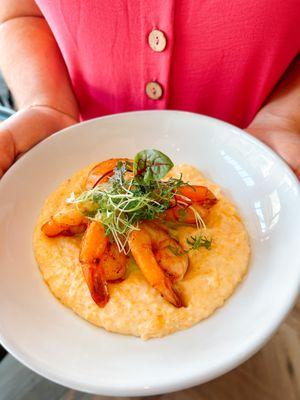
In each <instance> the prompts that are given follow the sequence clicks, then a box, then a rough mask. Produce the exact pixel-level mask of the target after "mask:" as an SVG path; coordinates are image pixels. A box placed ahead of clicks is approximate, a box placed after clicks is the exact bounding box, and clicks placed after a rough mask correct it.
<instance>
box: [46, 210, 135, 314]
mask: <svg viewBox="0 0 300 400" xmlns="http://www.w3.org/2000/svg"><path fill="white" fill-rule="evenodd" d="M42 231H43V232H44V234H45V235H47V236H49V237H54V236H59V235H61V236H71V235H75V234H76V233H82V232H84V231H85V234H84V235H83V238H82V242H81V248H80V255H79V261H80V263H81V266H82V272H83V275H84V278H85V280H86V283H87V285H88V287H89V290H90V293H91V296H92V298H93V300H94V301H95V303H96V304H97V305H98V306H99V307H104V306H105V304H106V303H107V302H108V300H109V292H108V286H107V282H112V281H120V280H122V279H124V277H125V274H126V262H127V257H126V255H125V254H124V253H119V250H118V247H117V245H116V244H115V243H109V241H108V237H107V236H106V235H105V230H104V227H103V226H102V224H101V223H100V222H97V221H92V222H91V223H90V224H88V220H87V219H86V218H85V217H84V216H83V215H82V214H81V213H80V212H79V211H77V210H76V209H73V208H70V209H67V210H62V211H60V212H58V213H57V214H55V215H54V216H53V217H51V218H50V219H49V220H48V221H47V222H46V223H45V224H44V225H43V226H42Z"/></svg>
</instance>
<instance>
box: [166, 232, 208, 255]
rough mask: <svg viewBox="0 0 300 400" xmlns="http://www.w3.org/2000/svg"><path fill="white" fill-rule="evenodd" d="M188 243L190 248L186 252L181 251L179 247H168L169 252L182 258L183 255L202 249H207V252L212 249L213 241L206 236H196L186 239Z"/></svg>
mask: <svg viewBox="0 0 300 400" xmlns="http://www.w3.org/2000/svg"><path fill="white" fill-rule="evenodd" d="M186 243H187V244H188V245H189V248H188V249H186V250H179V249H178V248H177V247H173V246H168V248H169V250H170V251H171V252H172V253H173V254H174V255H175V256H180V255H182V254H187V253H189V252H190V251H192V250H198V249H200V247H205V248H206V249H207V250H210V249H211V244H212V239H209V238H208V237H207V236H205V235H202V234H200V235H194V236H190V237H189V238H187V239H186Z"/></svg>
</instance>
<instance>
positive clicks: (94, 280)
mask: <svg viewBox="0 0 300 400" xmlns="http://www.w3.org/2000/svg"><path fill="white" fill-rule="evenodd" d="M82 272H83V275H84V278H85V280H86V283H87V285H88V288H89V291H90V294H91V296H92V299H93V300H94V302H95V303H96V304H97V305H98V306H99V307H104V306H105V305H106V303H107V302H108V301H109V292H108V285H107V282H106V279H105V273H104V270H103V268H102V266H101V265H100V264H98V263H97V264H96V263H94V264H82Z"/></svg>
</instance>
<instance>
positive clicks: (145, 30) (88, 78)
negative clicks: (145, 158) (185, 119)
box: [37, 0, 300, 127]
mask: <svg viewBox="0 0 300 400" xmlns="http://www.w3.org/2000/svg"><path fill="white" fill-rule="evenodd" d="M37 3H38V5H39V6H40V8H41V10H42V12H43V14H44V15H45V18H46V19H47V21H48V23H49V25H50V27H51V29H52V31H53V33H54V36H55V38H56V40H57V43H58V45H59V47H60V49H61V52H62V55H63V57H64V59H65V62H66V65H67V68H68V71H69V74H70V77H71V81H72V84H73V87H74V91H75V94H76V96H77V99H78V101H79V105H80V110H81V115H82V118H83V119H88V118H92V117H96V116H101V115H105V114H111V113H116V112H123V111H130V110H141V109H165V108H169V109H180V110H188V111H194V112H199V113H203V114H207V115H210V116H213V117H217V118H220V119H222V120H225V121H228V122H231V123H233V124H236V125H238V126H241V127H245V126H247V125H248V123H249V122H251V120H252V119H253V117H254V116H255V114H256V112H257V111H258V110H259V108H260V107H261V106H262V104H263V102H264V101H265V99H266V97H267V96H268V94H269V93H270V91H271V90H272V89H273V88H274V86H275V84H276V83H277V82H278V80H279V79H280V77H281V76H282V75H283V73H284V72H285V70H286V68H287V67H288V66H289V64H290V63H291V62H292V60H293V59H294V57H295V56H296V55H297V54H298V52H299V49H300V3H299V0H272V1H270V0H72V1H71V0H37ZM153 28H157V29H160V30H162V31H163V32H164V33H165V35H166V37H167V47H166V49H165V50H164V51H163V52H161V53H156V52H154V51H153V50H151V48H150V47H149V45H148V42H147V37H148V34H149V32H150V31H151V30H152V29H153ZM153 80H154V81H158V82H159V83H160V84H161V85H162V86H163V90H164V94H163V97H162V98H161V99H160V100H151V99H149V98H148V97H147V95H146V94H145V85H146V83H147V82H149V81H153Z"/></svg>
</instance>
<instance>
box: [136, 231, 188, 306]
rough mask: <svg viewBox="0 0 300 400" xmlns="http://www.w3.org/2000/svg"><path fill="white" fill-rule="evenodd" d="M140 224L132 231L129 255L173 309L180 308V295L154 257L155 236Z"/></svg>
mask: <svg viewBox="0 0 300 400" xmlns="http://www.w3.org/2000/svg"><path fill="white" fill-rule="evenodd" d="M144 225H146V224H141V227H140V230H137V231H133V232H132V233H131V235H130V238H129V246H130V249H131V253H132V255H133V257H134V259H135V261H136V263H137V265H138V267H139V268H140V270H141V272H142V274H143V275H144V277H145V278H146V280H147V281H148V283H149V284H150V285H151V286H153V287H154V288H155V289H156V290H157V291H158V292H159V293H160V294H161V295H162V296H163V297H164V298H165V299H166V300H167V301H169V302H170V303H171V304H173V305H174V306H175V307H182V306H183V302H182V299H181V297H180V295H179V294H178V293H177V291H176V289H175V288H174V287H173V285H172V279H171V278H170V276H168V274H167V273H165V272H164V270H163V268H162V266H161V265H159V263H158V260H157V259H156V256H155V248H156V245H157V242H156V240H155V235H152V234H151V233H150V234H149V230H147V228H145V227H144Z"/></svg>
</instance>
